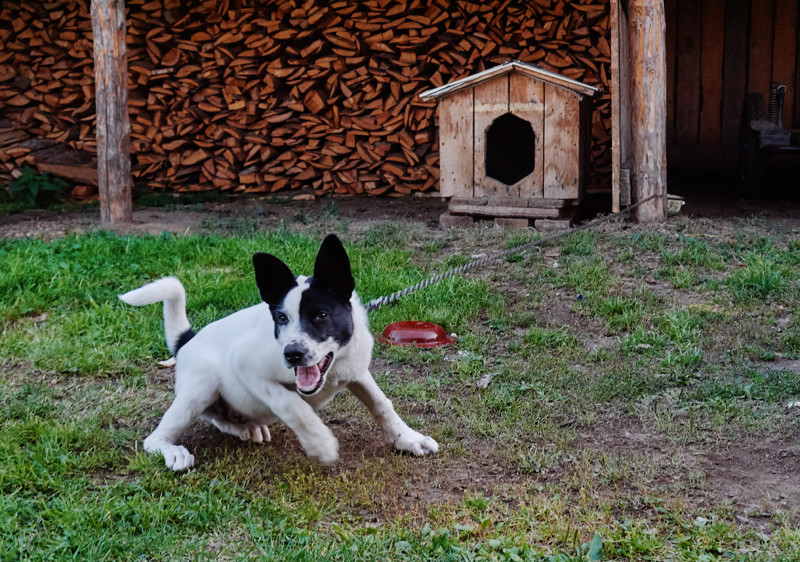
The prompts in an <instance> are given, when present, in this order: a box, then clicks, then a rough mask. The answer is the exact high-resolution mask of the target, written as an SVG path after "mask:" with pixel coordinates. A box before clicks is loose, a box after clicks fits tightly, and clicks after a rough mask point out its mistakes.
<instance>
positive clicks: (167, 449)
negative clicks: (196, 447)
mask: <svg viewBox="0 0 800 562" xmlns="http://www.w3.org/2000/svg"><path fill="white" fill-rule="evenodd" d="M144 450H145V451H147V452H148V453H161V454H162V455H163V457H164V464H166V465H167V468H169V469H171V470H174V471H176V472H178V471H183V470H189V469H190V468H192V466H194V455H192V454H191V453H190V452H189V451H188V450H187V449H186V447H183V446H181V445H172V444H171V443H163V442H161V443H158V442H155V441H154V440H152V439H150V438H149V437H148V438H147V439H145V440H144Z"/></svg>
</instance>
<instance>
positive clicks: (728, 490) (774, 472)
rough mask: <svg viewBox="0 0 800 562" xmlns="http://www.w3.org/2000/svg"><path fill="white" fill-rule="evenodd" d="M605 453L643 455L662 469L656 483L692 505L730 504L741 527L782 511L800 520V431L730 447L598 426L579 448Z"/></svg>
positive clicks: (622, 424)
mask: <svg viewBox="0 0 800 562" xmlns="http://www.w3.org/2000/svg"><path fill="white" fill-rule="evenodd" d="M575 445H576V447H577V448H587V449H589V450H594V451H597V452H599V453H608V454H611V455H620V456H630V455H641V456H643V457H645V458H647V459H649V460H650V463H651V464H652V465H653V466H656V467H660V470H659V472H658V473H657V474H655V475H654V476H653V480H654V484H655V485H657V486H661V487H666V486H668V487H670V488H672V489H675V490H676V491H677V493H679V494H680V497H681V499H682V500H683V501H684V502H686V503H687V504H688V505H694V506H697V507H709V506H711V505H714V504H717V505H718V504H719V503H720V502H721V501H722V502H730V504H731V505H732V507H733V509H734V512H735V517H736V519H737V521H738V522H739V523H740V524H744V525H747V526H751V527H756V528H759V529H760V528H763V527H765V526H768V525H769V518H770V517H771V516H773V515H775V514H776V513H778V512H785V513H788V514H789V515H790V516H791V517H792V518H793V519H797V518H798V517H800V479H799V478H798V477H797V474H798V468H797V467H798V465H799V464H800V432H798V431H797V429H793V430H791V432H790V434H789V435H784V436H781V435H776V434H770V435H763V436H751V437H746V438H743V439H740V440H735V441H733V442H731V443H728V444H725V445H710V446H707V447H701V446H699V445H692V444H676V443H674V442H671V441H670V440H669V439H668V438H666V437H664V436H663V435H659V434H658V433H657V432H656V431H652V430H649V429H648V428H646V427H645V426H643V425H642V424H641V423H640V422H639V421H638V420H635V419H632V418H622V419H614V420H609V421H606V422H604V423H602V422H601V423H597V424H596V425H594V426H592V427H591V429H590V430H586V431H583V432H582V434H581V437H580V438H579V439H578V441H577V442H576V443H575Z"/></svg>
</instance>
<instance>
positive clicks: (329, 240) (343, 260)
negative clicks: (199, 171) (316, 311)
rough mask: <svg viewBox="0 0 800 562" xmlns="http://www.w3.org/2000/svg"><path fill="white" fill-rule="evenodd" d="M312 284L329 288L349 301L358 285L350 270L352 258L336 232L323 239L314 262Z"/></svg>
mask: <svg viewBox="0 0 800 562" xmlns="http://www.w3.org/2000/svg"><path fill="white" fill-rule="evenodd" d="M311 284H312V286H314V287H316V288H319V289H322V290H327V291H330V292H331V293H333V294H334V295H336V296H337V297H339V298H340V299H342V300H345V301H349V300H350V295H352V294H353V290H354V289H355V287H356V282H355V279H353V273H352V272H351V270H350V258H348V257H347V252H346V251H345V249H344V246H342V243H341V242H340V241H339V238H337V237H336V235H335V234H329V235H328V236H327V237H326V238H325V240H323V241H322V246H321V247H320V249H319V253H318V254H317V259H316V261H315V262H314V275H313V277H312V278H311Z"/></svg>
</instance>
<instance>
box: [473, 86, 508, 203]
mask: <svg viewBox="0 0 800 562" xmlns="http://www.w3.org/2000/svg"><path fill="white" fill-rule="evenodd" d="M474 91H475V166H474V169H475V176H474V185H475V190H474V196H475V197H479V196H481V195H499V196H508V195H509V193H508V186H506V185H505V184H503V183H501V182H499V181H496V180H494V179H492V178H488V177H486V130H487V129H488V128H489V125H491V124H492V121H494V120H495V119H497V118H498V117H500V116H501V115H503V114H504V113H508V109H509V108H508V75H506V76H502V77H499V78H497V79H495V80H490V81H489V82H484V83H482V84H479V85H477V86H475V88H474ZM516 196H518V195H515V197H516Z"/></svg>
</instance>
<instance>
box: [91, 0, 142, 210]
mask: <svg viewBox="0 0 800 562" xmlns="http://www.w3.org/2000/svg"><path fill="white" fill-rule="evenodd" d="M92 31H93V34H94V70H95V72H94V75H95V107H96V111H97V175H98V183H99V188H100V222H101V223H102V224H112V223H117V222H131V221H132V220H133V210H132V203H131V187H132V184H133V179H132V178H131V156H130V142H131V141H130V136H131V126H130V121H129V120H128V56H127V51H126V47H125V1H124V0H92Z"/></svg>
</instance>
